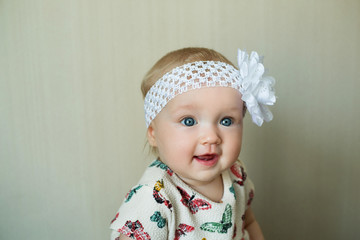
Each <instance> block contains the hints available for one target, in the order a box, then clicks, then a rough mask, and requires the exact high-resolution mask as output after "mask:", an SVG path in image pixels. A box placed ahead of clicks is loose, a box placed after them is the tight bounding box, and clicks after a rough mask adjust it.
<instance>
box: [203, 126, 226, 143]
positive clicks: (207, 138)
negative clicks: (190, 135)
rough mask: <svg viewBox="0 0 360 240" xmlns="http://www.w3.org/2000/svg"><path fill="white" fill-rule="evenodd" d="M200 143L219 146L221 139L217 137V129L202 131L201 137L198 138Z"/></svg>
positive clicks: (208, 128) (212, 127)
mask: <svg viewBox="0 0 360 240" xmlns="http://www.w3.org/2000/svg"><path fill="white" fill-rule="evenodd" d="M200 143H201V144H202V145H212V144H216V145H218V144H220V143H221V138H220V136H219V133H218V131H217V128H216V127H214V126H211V127H210V126H209V127H207V128H204V129H203V131H202V136H201V138H200Z"/></svg>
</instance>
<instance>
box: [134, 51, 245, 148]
mask: <svg viewBox="0 0 360 240" xmlns="http://www.w3.org/2000/svg"><path fill="white" fill-rule="evenodd" d="M197 61H220V62H224V63H227V64H229V65H231V66H233V67H234V68H236V67H235V66H234V64H232V62H230V61H229V60H228V59H227V58H226V57H224V56H223V55H222V54H221V53H218V52H216V51H215V50H212V49H209V48H195V47H189V48H182V49H179V50H175V51H172V52H169V53H167V54H166V55H165V56H163V57H162V58H161V59H160V60H159V61H157V62H156V63H155V65H154V66H153V67H152V68H151V69H150V70H149V71H148V72H147V74H146V75H145V77H144V78H143V80H142V83H141V92H142V94H143V98H145V96H146V94H147V92H148V91H149V90H150V88H151V87H152V86H153V85H154V84H155V83H156V81H157V80H159V79H160V78H161V77H162V76H164V75H165V73H167V72H170V71H171V70H172V69H174V68H176V67H179V66H182V65H184V64H187V63H191V62H197ZM236 69H237V68H236ZM245 112H246V106H245V102H244V109H243V115H244V116H245ZM150 152H152V153H153V154H154V155H157V149H156V148H155V147H152V146H150Z"/></svg>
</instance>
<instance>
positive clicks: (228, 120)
mask: <svg viewBox="0 0 360 240" xmlns="http://www.w3.org/2000/svg"><path fill="white" fill-rule="evenodd" d="M232 123H233V121H232V120H231V118H223V119H222V120H221V121H220V124H221V125H224V126H225V127H229V126H230V125H231V124H232Z"/></svg>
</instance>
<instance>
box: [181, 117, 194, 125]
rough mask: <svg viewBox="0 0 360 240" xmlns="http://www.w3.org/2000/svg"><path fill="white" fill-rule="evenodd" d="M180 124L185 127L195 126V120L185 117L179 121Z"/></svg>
mask: <svg viewBox="0 0 360 240" xmlns="http://www.w3.org/2000/svg"><path fill="white" fill-rule="evenodd" d="M181 123H182V124H184V125H185V126H188V127H191V126H194V125H195V124H196V120H195V119H193V118H192V117H187V118H184V119H183V120H181Z"/></svg>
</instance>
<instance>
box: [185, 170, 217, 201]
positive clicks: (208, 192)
mask: <svg viewBox="0 0 360 240" xmlns="http://www.w3.org/2000/svg"><path fill="white" fill-rule="evenodd" d="M189 186H190V187H191V188H193V189H194V190H196V191H197V192H199V193H201V194H202V195H204V196H205V197H207V198H209V199H210V200H211V201H214V202H221V199H222V197H223V194H224V184H223V179H222V175H219V176H218V177H217V178H216V179H214V180H213V181H211V182H208V183H206V184H203V185H196V186H194V185H190V184H189Z"/></svg>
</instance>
